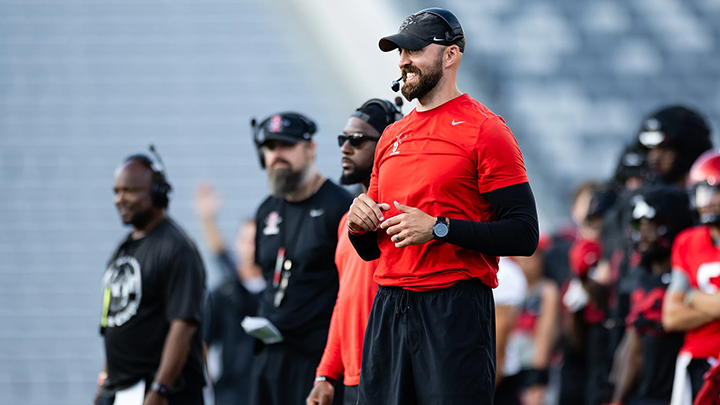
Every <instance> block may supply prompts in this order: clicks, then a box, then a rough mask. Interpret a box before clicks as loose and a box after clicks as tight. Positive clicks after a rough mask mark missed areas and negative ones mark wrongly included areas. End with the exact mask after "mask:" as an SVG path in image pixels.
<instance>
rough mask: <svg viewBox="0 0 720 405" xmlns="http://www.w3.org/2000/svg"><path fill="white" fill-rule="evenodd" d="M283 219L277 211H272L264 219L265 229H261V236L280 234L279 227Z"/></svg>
mask: <svg viewBox="0 0 720 405" xmlns="http://www.w3.org/2000/svg"><path fill="white" fill-rule="evenodd" d="M282 221H283V219H282V217H281V216H280V214H278V212H277V211H273V212H271V213H269V214H268V216H267V217H266V218H265V228H264V229H263V235H277V234H278V233H280V227H279V226H278V225H280V224H281V223H282Z"/></svg>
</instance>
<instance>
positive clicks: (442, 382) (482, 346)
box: [358, 280, 495, 405]
mask: <svg viewBox="0 0 720 405" xmlns="http://www.w3.org/2000/svg"><path fill="white" fill-rule="evenodd" d="M494 388H495V302H494V300H493V294H492V290H491V289H490V287H488V286H486V285H485V284H483V283H482V282H480V281H474V280H473V281H461V282H459V283H457V284H455V285H453V286H452V287H449V288H446V289H442V290H437V291H431V292H415V291H409V290H404V289H401V288H397V287H382V286H381V287H380V289H379V290H378V292H377V295H376V296H375V302H374V303H373V307H372V311H371V312H370V318H369V319H368V326H367V329H366V331H365V341H364V344H363V356H362V368H361V370H360V385H359V387H358V404H359V405H413V404H419V405H425V404H427V405H450V404H453V405H454V404H457V405H473V404H478V405H484V404H487V405H491V404H492V403H493V395H494Z"/></svg>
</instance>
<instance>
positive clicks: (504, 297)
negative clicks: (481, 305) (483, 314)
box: [493, 257, 527, 306]
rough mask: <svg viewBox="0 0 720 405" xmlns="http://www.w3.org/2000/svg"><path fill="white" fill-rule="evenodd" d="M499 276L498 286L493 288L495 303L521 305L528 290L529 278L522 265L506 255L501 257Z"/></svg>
mask: <svg viewBox="0 0 720 405" xmlns="http://www.w3.org/2000/svg"><path fill="white" fill-rule="evenodd" d="M497 277H498V286H497V288H495V289H494V290H493V297H494V298H495V305H503V306H517V305H520V304H521V303H522V302H523V300H524V299H525V293H526V291H527V279H526V278H525V274H524V273H523V271H522V269H521V268H520V266H518V265H517V264H516V263H515V262H513V261H512V260H510V259H508V258H506V257H501V258H500V262H499V263H498V274H497Z"/></svg>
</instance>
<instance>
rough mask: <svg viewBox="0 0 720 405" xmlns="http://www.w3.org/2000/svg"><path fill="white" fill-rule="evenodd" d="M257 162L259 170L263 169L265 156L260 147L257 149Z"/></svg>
mask: <svg viewBox="0 0 720 405" xmlns="http://www.w3.org/2000/svg"><path fill="white" fill-rule="evenodd" d="M257 154H258V160H260V168H262V169H265V154H264V153H263V150H262V147H261V146H258V147H257Z"/></svg>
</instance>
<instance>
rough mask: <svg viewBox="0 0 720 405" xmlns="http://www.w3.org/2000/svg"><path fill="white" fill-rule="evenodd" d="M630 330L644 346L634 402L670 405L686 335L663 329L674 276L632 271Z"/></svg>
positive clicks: (643, 269)
mask: <svg viewBox="0 0 720 405" xmlns="http://www.w3.org/2000/svg"><path fill="white" fill-rule="evenodd" d="M627 283H628V284H629V286H630V288H631V289H632V293H631V294H630V314H629V315H628V316H627V319H626V326H627V328H628V329H630V328H632V329H635V330H636V332H637V333H638V335H639V336H640V343H641V346H642V359H643V361H642V370H641V372H640V379H639V381H638V385H637V390H636V391H635V394H634V395H633V398H635V399H637V400H643V401H657V402H658V403H665V404H667V403H669V402H670V396H671V394H672V384H673V377H674V375H675V360H676V359H677V355H678V352H679V351H680V347H681V346H682V344H683V334H682V333H667V332H665V330H663V327H662V304H663V299H664V297H665V291H666V290H667V287H668V284H669V283H670V273H664V274H662V275H653V274H650V271H649V270H647V269H645V268H643V267H636V268H635V269H633V270H631V271H630V274H629V275H628V280H627Z"/></svg>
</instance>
